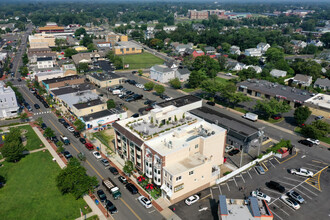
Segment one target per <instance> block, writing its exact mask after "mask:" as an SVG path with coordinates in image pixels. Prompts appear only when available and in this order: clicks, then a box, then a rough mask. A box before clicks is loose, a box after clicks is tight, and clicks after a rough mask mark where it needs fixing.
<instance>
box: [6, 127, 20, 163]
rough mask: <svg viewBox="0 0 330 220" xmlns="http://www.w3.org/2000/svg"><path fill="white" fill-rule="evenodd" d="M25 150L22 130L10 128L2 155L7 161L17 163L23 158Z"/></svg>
mask: <svg viewBox="0 0 330 220" xmlns="http://www.w3.org/2000/svg"><path fill="white" fill-rule="evenodd" d="M24 150H25V148H24V146H23V144H22V139H21V129H20V128H17V127H15V128H10V131H9V133H8V134H7V135H6V136H5V142H4V145H3V147H2V148H1V153H2V155H3V156H4V157H5V158H6V161H9V162H17V161H19V160H20V159H21V158H22V157H23V151H24Z"/></svg>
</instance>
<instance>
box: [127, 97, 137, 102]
mask: <svg viewBox="0 0 330 220" xmlns="http://www.w3.org/2000/svg"><path fill="white" fill-rule="evenodd" d="M133 101H135V99H134V98H133V97H132V96H131V97H128V98H127V99H125V102H133Z"/></svg>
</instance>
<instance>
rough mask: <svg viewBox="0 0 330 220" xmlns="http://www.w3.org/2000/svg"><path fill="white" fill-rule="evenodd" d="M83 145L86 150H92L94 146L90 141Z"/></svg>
mask: <svg viewBox="0 0 330 220" xmlns="http://www.w3.org/2000/svg"><path fill="white" fill-rule="evenodd" d="M85 147H86V148H87V149H88V150H94V146H93V144H91V143H86V144H85Z"/></svg>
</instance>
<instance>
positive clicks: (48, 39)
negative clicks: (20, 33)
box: [29, 33, 55, 49]
mask: <svg viewBox="0 0 330 220" xmlns="http://www.w3.org/2000/svg"><path fill="white" fill-rule="evenodd" d="M29 43H30V48H31V49H35V48H47V47H55V37H54V36H53V35H52V34H45V33H41V34H35V35H30V36H29Z"/></svg>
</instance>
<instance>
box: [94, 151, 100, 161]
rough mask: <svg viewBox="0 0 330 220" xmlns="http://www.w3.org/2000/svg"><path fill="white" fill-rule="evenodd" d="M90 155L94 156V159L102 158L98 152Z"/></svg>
mask: <svg viewBox="0 0 330 220" xmlns="http://www.w3.org/2000/svg"><path fill="white" fill-rule="evenodd" d="M92 154H93V155H94V157H95V158H96V159H101V158H102V156H101V154H100V153H99V152H98V151H93V153H92Z"/></svg>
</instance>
